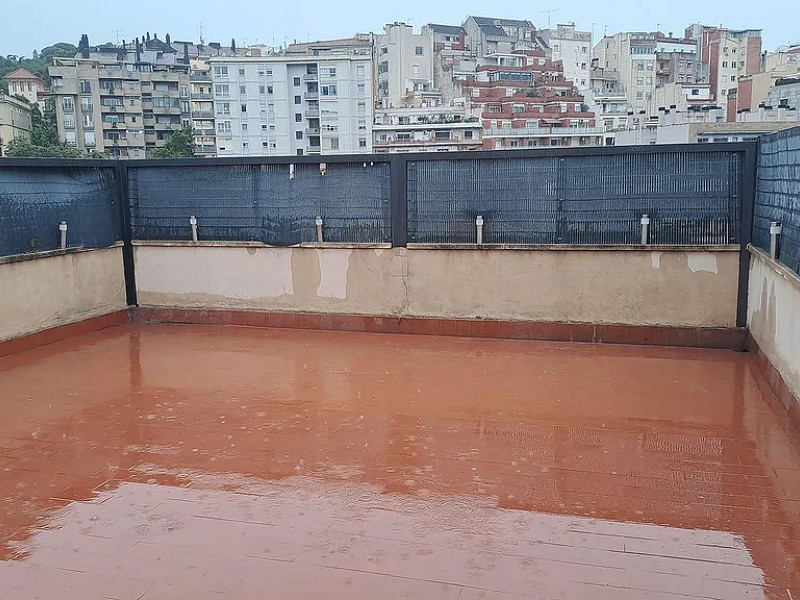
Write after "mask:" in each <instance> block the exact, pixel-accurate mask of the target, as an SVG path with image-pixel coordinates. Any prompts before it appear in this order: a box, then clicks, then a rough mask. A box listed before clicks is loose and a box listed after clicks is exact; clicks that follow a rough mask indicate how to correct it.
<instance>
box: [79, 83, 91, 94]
mask: <svg viewBox="0 0 800 600" xmlns="http://www.w3.org/2000/svg"><path fill="white" fill-rule="evenodd" d="M91 93H92V83H91V82H90V81H89V80H88V79H81V94H91Z"/></svg>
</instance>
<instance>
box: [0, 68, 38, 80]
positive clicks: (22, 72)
mask: <svg viewBox="0 0 800 600" xmlns="http://www.w3.org/2000/svg"><path fill="white" fill-rule="evenodd" d="M3 79H37V80H39V81H41V82H42V83H44V81H43V80H42V78H41V77H37V76H36V75H34V74H33V73H31V72H30V71H28V69H23V68H21V67H20V68H19V69H14V70H13V71H11V72H10V73H8V74H7V75H4V76H3Z"/></svg>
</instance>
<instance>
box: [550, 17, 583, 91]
mask: <svg viewBox="0 0 800 600" xmlns="http://www.w3.org/2000/svg"><path fill="white" fill-rule="evenodd" d="M539 35H540V36H541V38H542V39H543V40H544V41H545V43H546V44H547V45H548V46H549V47H550V56H551V58H552V59H553V60H560V61H561V64H562V66H563V68H564V77H566V78H567V79H569V80H570V81H572V82H574V83H575V87H576V88H578V90H586V89H589V88H590V87H591V80H590V76H589V73H590V70H591V67H592V60H591V52H592V34H591V32H589V31H578V30H577V29H575V23H565V24H560V25H556V26H555V28H553V29H542V30H540V31H539Z"/></svg>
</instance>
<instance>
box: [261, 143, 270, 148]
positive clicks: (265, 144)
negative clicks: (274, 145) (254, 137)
mask: <svg viewBox="0 0 800 600" xmlns="http://www.w3.org/2000/svg"><path fill="white" fill-rule="evenodd" d="M261 147H262V148H269V142H261Z"/></svg>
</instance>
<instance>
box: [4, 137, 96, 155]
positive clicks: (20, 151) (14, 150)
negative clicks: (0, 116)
mask: <svg viewBox="0 0 800 600" xmlns="http://www.w3.org/2000/svg"><path fill="white" fill-rule="evenodd" d="M5 155H6V156H20V157H25V158H45V157H56V158H80V157H81V156H82V155H81V151H80V150H78V149H77V148H70V147H69V146H67V145H65V144H59V145H57V146H40V145H38V144H34V143H33V142H32V141H31V140H29V139H27V138H16V139H13V140H11V141H10V142H9V143H8V146H6V150H5Z"/></svg>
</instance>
